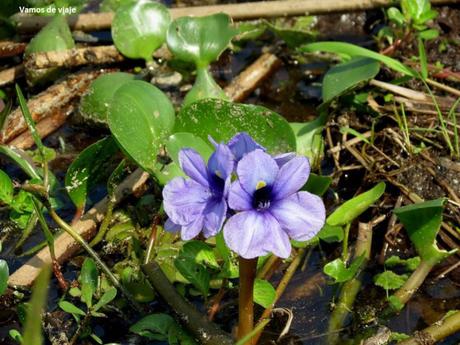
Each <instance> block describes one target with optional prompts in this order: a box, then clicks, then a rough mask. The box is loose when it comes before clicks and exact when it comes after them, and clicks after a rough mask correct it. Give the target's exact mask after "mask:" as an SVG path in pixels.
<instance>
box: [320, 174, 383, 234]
mask: <svg viewBox="0 0 460 345" xmlns="http://www.w3.org/2000/svg"><path fill="white" fill-rule="evenodd" d="M384 192H385V183H384V182H380V183H379V184H377V185H376V186H375V187H374V188H372V189H370V190H368V191H367V192H364V193H361V194H359V195H357V196H355V197H354V198H352V199H350V200H348V201H345V202H344V203H343V204H342V205H340V206H339V207H338V208H337V209H336V210H335V211H334V212H333V213H332V214H331V215H329V217H327V219H326V222H327V224H329V225H332V226H337V225H345V224H348V223H350V222H351V221H353V220H354V219H355V218H357V217H358V216H359V215H360V214H361V213H363V212H364V211H366V210H367V209H368V208H369V207H370V206H371V205H372V204H373V203H375V202H376V201H377V200H378V199H380V197H381V196H382V195H383V193H384Z"/></svg>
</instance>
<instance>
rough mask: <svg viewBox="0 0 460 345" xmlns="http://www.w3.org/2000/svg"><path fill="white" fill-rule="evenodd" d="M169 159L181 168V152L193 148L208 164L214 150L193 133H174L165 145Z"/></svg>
mask: <svg viewBox="0 0 460 345" xmlns="http://www.w3.org/2000/svg"><path fill="white" fill-rule="evenodd" d="M165 145H166V149H167V150H168V154H169V157H171V159H172V160H173V162H174V163H176V164H177V166H179V165H180V164H179V151H180V150H182V149H185V148H192V149H194V150H195V151H196V152H198V153H199V154H200V155H201V157H203V159H204V161H205V162H206V161H207V160H208V159H209V157H210V156H211V154H212V152H213V149H212V147H211V146H210V145H209V144H208V143H207V141H204V140H203V139H201V138H200V137H197V136H196V135H193V134H192V133H174V134H173V135H171V136H170V137H169V138H168V140H167V141H166V143H165Z"/></svg>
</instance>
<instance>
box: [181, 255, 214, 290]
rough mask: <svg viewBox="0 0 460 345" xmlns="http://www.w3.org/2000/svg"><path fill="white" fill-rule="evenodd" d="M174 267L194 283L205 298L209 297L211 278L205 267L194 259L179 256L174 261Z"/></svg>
mask: <svg viewBox="0 0 460 345" xmlns="http://www.w3.org/2000/svg"><path fill="white" fill-rule="evenodd" d="M174 265H175V266H176V269H177V270H178V271H179V272H180V274H182V275H183V276H184V277H185V279H187V280H188V281H189V282H190V283H192V285H193V286H194V287H195V288H196V289H197V290H198V291H200V292H201V294H202V295H203V296H207V295H208V291H209V282H210V280H211V276H210V273H209V272H208V269H207V268H206V267H205V266H203V265H201V264H197V263H196V262H195V260H193V259H192V258H190V257H187V256H183V255H179V257H177V258H176V260H174Z"/></svg>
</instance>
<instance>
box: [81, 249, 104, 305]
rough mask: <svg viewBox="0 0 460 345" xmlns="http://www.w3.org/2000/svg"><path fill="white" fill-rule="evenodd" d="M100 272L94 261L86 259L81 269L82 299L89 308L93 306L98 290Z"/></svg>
mask: <svg viewBox="0 0 460 345" xmlns="http://www.w3.org/2000/svg"><path fill="white" fill-rule="evenodd" d="M98 278H99V272H98V270H97V266H96V263H95V262H94V260H93V259H90V258H86V259H85V261H84V262H83V265H82V267H81V273H80V283H81V299H82V301H83V302H85V303H86V305H87V307H88V308H91V306H92V305H93V295H94V293H95V292H96V290H97V282H98Z"/></svg>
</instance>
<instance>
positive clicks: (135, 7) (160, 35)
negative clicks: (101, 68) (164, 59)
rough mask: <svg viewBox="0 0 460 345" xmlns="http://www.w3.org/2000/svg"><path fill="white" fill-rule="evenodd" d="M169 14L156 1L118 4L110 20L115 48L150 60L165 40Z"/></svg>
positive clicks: (132, 55) (129, 55)
mask: <svg viewBox="0 0 460 345" xmlns="http://www.w3.org/2000/svg"><path fill="white" fill-rule="evenodd" d="M170 22H171V16H170V14H169V11H168V9H167V8H166V6H164V5H163V4H161V3H159V2H155V1H150V0H140V1H136V2H130V3H128V4H126V5H123V6H120V7H119V8H118V9H117V11H116V12H115V16H114V18H113V21H112V37H113V42H114V43H115V46H116V47H117V49H118V50H119V51H120V52H121V53H122V54H123V55H125V56H127V57H129V58H132V59H138V58H141V59H144V60H146V61H151V60H152V59H153V57H152V56H153V53H154V52H155V51H156V50H157V49H158V48H160V47H161V45H162V44H163V43H164V42H165V40H166V31H167V30H168V26H169V24H170Z"/></svg>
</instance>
